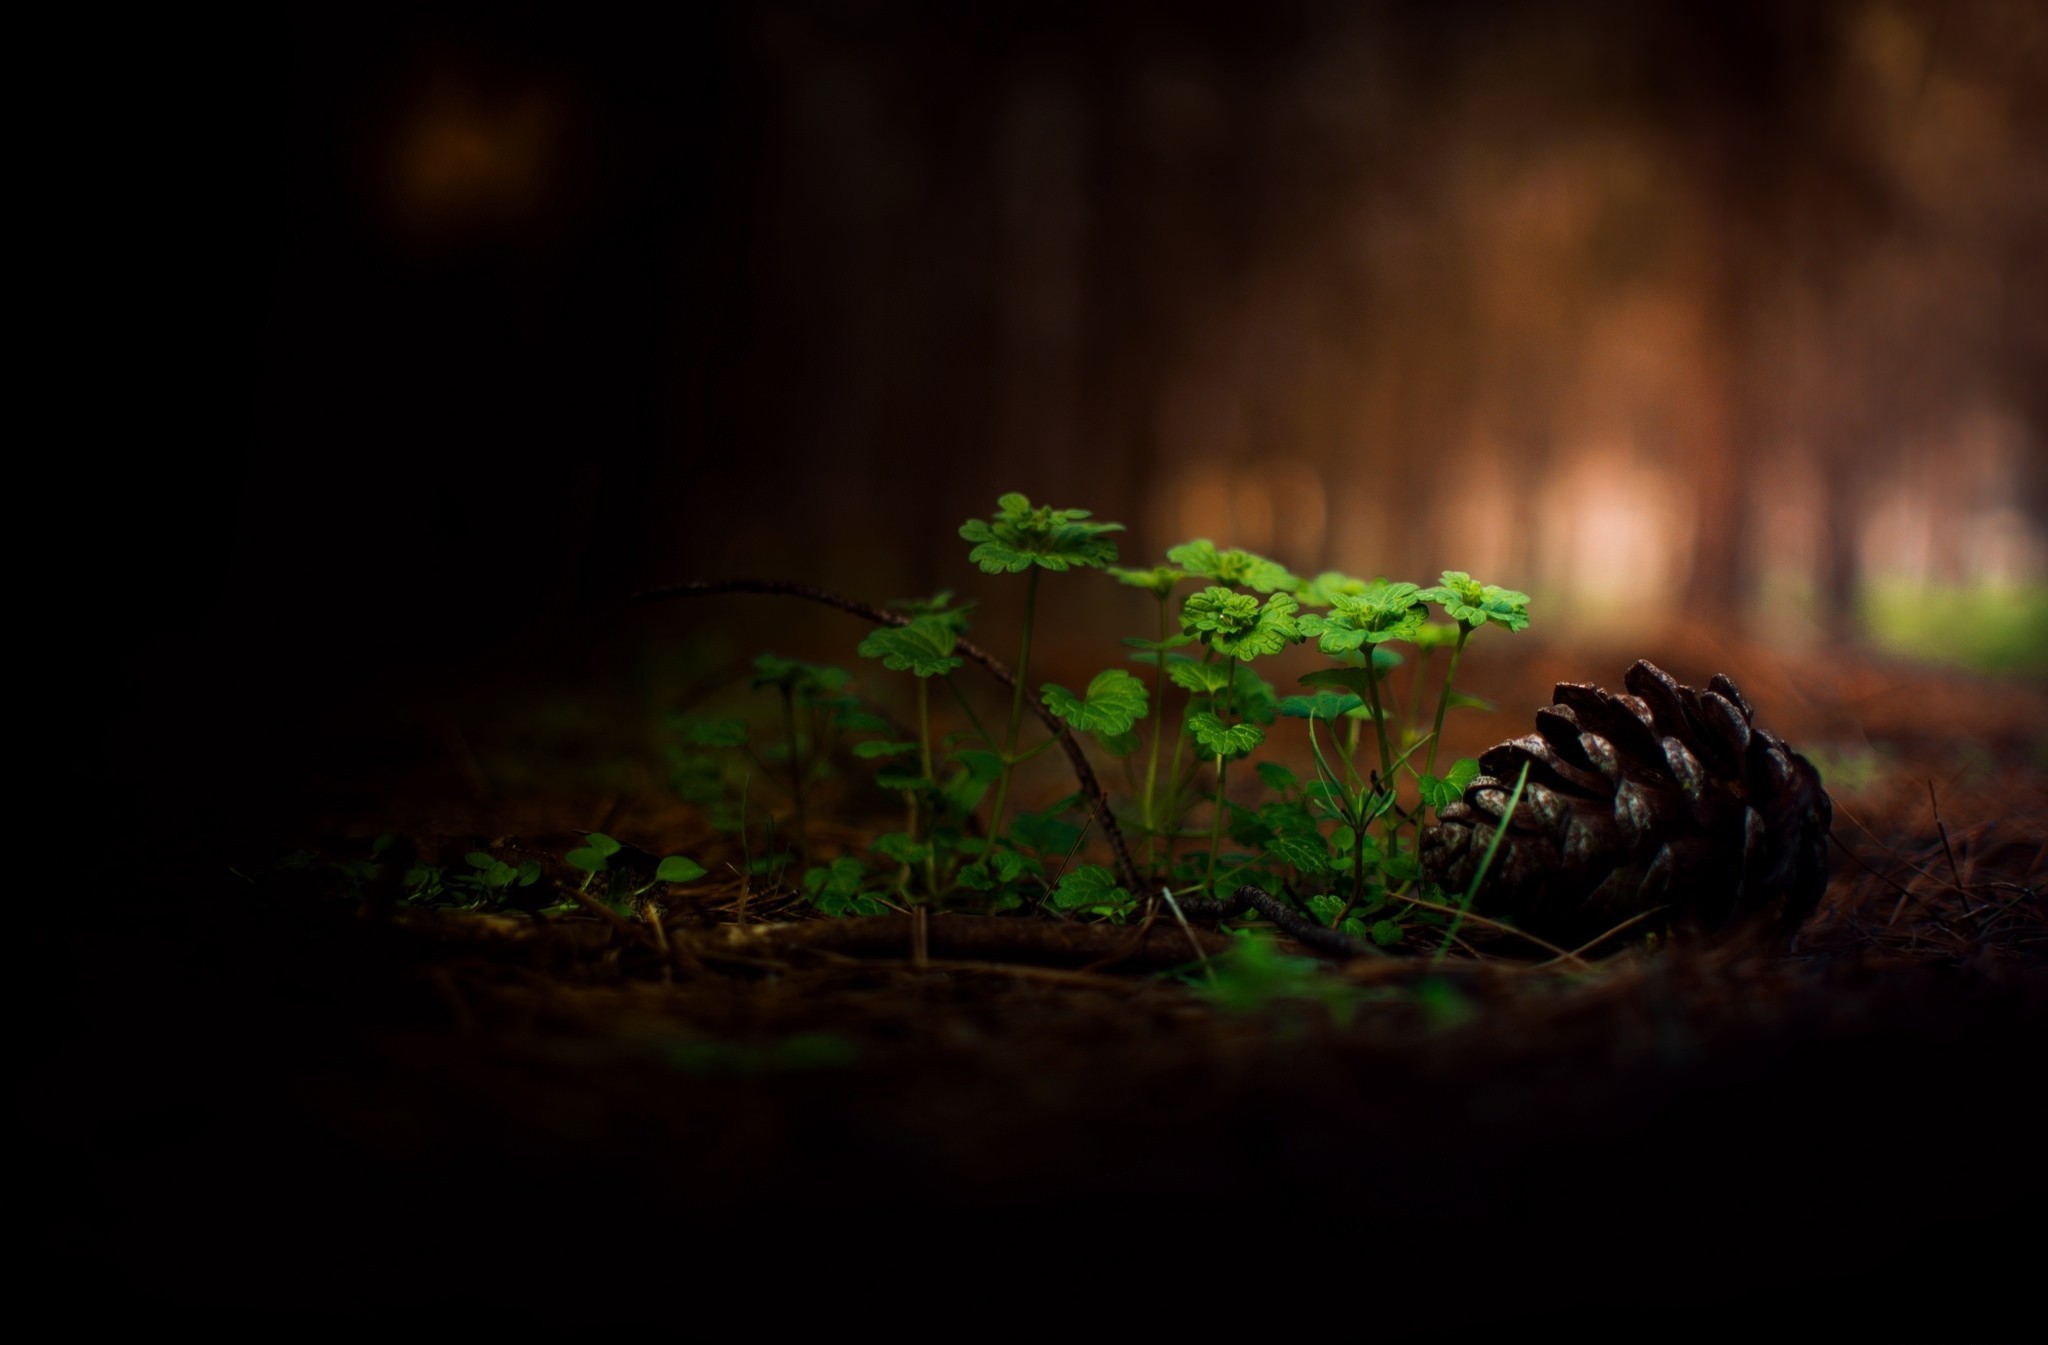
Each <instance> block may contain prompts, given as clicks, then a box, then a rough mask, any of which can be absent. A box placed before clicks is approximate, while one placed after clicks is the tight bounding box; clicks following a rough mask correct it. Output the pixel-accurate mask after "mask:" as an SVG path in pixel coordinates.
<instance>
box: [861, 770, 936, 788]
mask: <svg viewBox="0 0 2048 1345" xmlns="http://www.w3.org/2000/svg"><path fill="white" fill-rule="evenodd" d="M875 783H876V784H877V785H879V786H881V787H882V788H883V789H930V788H932V787H933V786H932V782H931V781H930V780H929V779H927V778H926V776H925V774H924V772H922V771H918V770H913V769H911V768H910V767H908V766H898V767H893V768H891V767H887V766H885V767H883V768H882V769H881V770H878V771H876V772H875Z"/></svg>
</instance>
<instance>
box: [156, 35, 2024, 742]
mask: <svg viewBox="0 0 2048 1345" xmlns="http://www.w3.org/2000/svg"><path fill="white" fill-rule="evenodd" d="M677 14H678V16H679V17H676V18H672V19H670V20H667V21H663V22H661V23H659V24H655V23H650V22H647V21H634V20H624V19H620V18H617V17H607V16H605V15H603V14H600V13H597V12H586V11H584V10H580V9H571V8H570V7H564V6H507V5H499V6H487V7H477V8H476V9H475V10H464V9H457V8H453V7H445V6H428V7H425V8H421V7H409V8H406V9H403V10H398V11H391V12H387V13H379V12H376V11H373V10H368V9H364V8H361V7H355V6H351V7H348V8H346V9H341V8H335V9H325V10H323V9H318V8H302V7H287V8H284V9H280V10H279V11H277V12H274V13H271V14H269V15H267V16H266V17H264V18H262V19H259V20H253V21H244V20H241V19H237V20H236V21H235V22H234V23H233V24H232V25H227V24H223V25H221V26H220V28H219V29H218V30H217V31H214V32H210V33H201V34H199V35H198V39H197V41H196V42H190V43H189V45H191V46H193V47H206V48H208V50H209V54H208V55H207V56H206V57H205V58H204V59H203V60H199V61H198V62H197V63H195V64H194V65H192V66H191V67H190V68H189V69H187V68H185V67H176V68H175V70H176V73H175V75H174V76H173V82H174V83H175V84H176V85H177V88H176V90H175V92H174V93H173V94H172V95H170V96H168V97H167V98H166V100H165V101H164V103H163V105H162V106H161V107H160V108H158V109H157V110H156V111H155V112H154V113H153V114H152V120H151V125H150V126H149V127H147V128H145V129H146V130H147V131H149V132H150V133H151V134H155V135H157V136H159V137H160V139H161V141H162V143H164V144H166V145H170V146H172V147H174V148H175V149H176V150H177V154H178V156H179V159H180V167H179V169H178V170H177V171H178V173H179V174H180V176H179V177H178V180H177V183H176V191H177V195H175V196H172V197H170V198H169V199H168V203H167V211H168V213H173V214H175V215H176V216H177V217H178V218H180V219H182V220H184V221H186V222H187V223H188V224H189V225H190V227H191V229H192V232H193V233H194V234H195V235H200V236H203V238H204V240H205V241H204V244H203V249H202V250H201V251H199V252H198V253H197V254H195V255H194V256H192V257H179V258H175V259H166V268H165V269H167V270H171V271H175V272H176V273H177V274H178V276H179V277H180V279H179V281H178V282H176V283H179V284H184V285H186V286H187V288H188V290H189V293H187V294H186V295H185V298H186V300H187V301H189V302H191V303H193V304H204V305H206V310H205V311H207V312H208V313H210V314H213V315H220V316H223V317H225V319H226V320H225V321H223V322H221V323H220V327H221V328H222V330H223V331H224V332H225V333H226V334H225V335H223V336H222V337H221V338H220V341H219V344H217V345H210V346H207V347H205V348H204V357H203V363H204V365H205V369H204V373H203V374H202V375H199V376H198V377H197V380H196V383H195V389H188V395H190V396H192V397H194V398H196V399H201V400H203V401H204V402H205V403H206V404H207V405H208V407H209V409H210V414H211V415H212V417H213V420H212V427H213V430H214V431H215V432H213V433H209V434H208V435H207V437H206V439H205V441H204V443H203V446H202V447H199V448H198V449H196V450H194V451H180V452H178V453H175V454H173V453H169V452H166V453H164V454H162V455H160V456H159V458H158V459H157V460H156V466H155V468H154V471H153V473H152V472H151V471H149V470H145V471H143V472H142V474H141V475H139V476H137V477H136V478H134V479H133V480H132V481H130V482H129V483H128V485H129V488H130V489H131V490H132V491H133V492H134V494H135V499H134V500H133V501H132V506H133V507H132V508H131V509H130V510H129V511H128V512H129V514H131V515H133V520H132V521H133V524H134V526H133V527H132V528H130V529H129V531H130V532H131V533H133V534H134V535H133V536H131V537H130V538H129V541H130V543H131V544H132V545H133V546H134V547H135V548H136V549H137V562H138V564H141V565H143V566H145V567H146V572H147V573H148V574H149V575H150V576H151V578H152V579H154V580H156V581H158V582H157V587H158V588H159V589H160V590H161V591H171V592H175V593H176V594H177V595H178V599H177V601H176V602H175V603H165V604H162V610H161V611H159V612H157V613H155V619H154V624H153V625H146V627H145V630H146V633H147V634H148V635H149V637H150V638H151V639H153V640H155V641H156V646H155V647H156V649H157V650H158V651H159V652H165V651H174V650H188V651H189V650H191V649H196V648H198V647H200V646H202V645H203V646H205V648H206V651H207V652H205V653H203V654H200V655H195V656H194V657H193V658H191V659H186V658H185V657H184V656H183V654H179V655H178V656H177V657H174V658H167V659H160V660H159V661H158V662H157V664H156V665H155V668H156V675H162V674H163V672H164V670H165V668H166V666H167V665H173V664H175V665H178V666H183V667H185V668H187V669H188V670H196V671H191V672H190V679H189V680H190V681H191V682H193V683H194V684H197V683H200V682H203V683H204V684H205V685H206V686H207V687H208V688H209V689H210V690H209V693H208V694H209V695H211V696H213V697H215V698H217V699H219V700H236V699H237V698H240V699H241V700H242V701H243V702H244V703H245V704H255V703H263V700H264V698H267V699H268V702H270V703H275V704H293V705H297V704H302V703H304V702H305V701H307V700H308V699H319V698H328V699H337V700H346V699H348V698H350V697H354V696H357V695H359V694H362V693H363V691H364V688H366V687H368V686H370V685H372V684H373V683H388V682H390V681H391V679H394V678H397V679H400V680H401V681H402V680H403V679H404V678H406V677H410V676H412V675H414V674H420V675H426V674H427V673H432V672H433V671H435V670H442V671H460V670H474V669H475V668H478V667H497V668H504V667H515V666H518V665H519V663H520V662H521V661H522V660H525V659H528V658H531V657H532V656H533V655H534V652H535V651H537V650H545V649H548V648H560V647H562V646H563V645H564V644H568V645H571V646H573V645H575V644H576V643H577V642H578V641H580V640H582V639H584V638H585V636H586V635H587V634H588V633H589V632H590V631H593V630H595V629H598V628H599V627H601V626H602V625H603V623H605V622H607V621H613V620H616V619H619V618H620V614H621V613H622V612H624V611H625V610H626V607H625V602H624V600H625V596H626V595H628V594H630V593H632V592H633V591H634V590H636V589H638V588H641V587H644V586H647V585H650V584H654V583H659V582H664V581H669V580H674V579H680V578H689V577H699V576H719V575H728V574H754V575H761V576H767V577H784V578H802V579H811V580H816V581H819V582H824V583H828V584H830V585H832V586H834V587H837V588H841V589H844V590H847V591H850V592H854V593H857V594H861V595H863V596H867V597H871V598H876V599H881V598H889V597H897V596H904V595H908V594H914V593H927V592H930V591H932V590H934V589H938V588H943V587H951V588H960V589H968V590H972V591H974V592H977V593H981V594H992V595H993V596H994V599H995V601H994V604H993V605H994V606H995V607H996V608H997V609H998V610H997V611H995V612H991V618H992V620H991V625H992V626H993V624H994V623H993V618H994V617H995V616H997V615H1000V609H1001V603H1002V602H1003V601H1004V600H1005V599H1004V598H1003V596H1002V595H1001V594H1000V593H998V592H996V591H997V590H1001V589H1004V588H1005V587H1006V586H1005V585H1003V584H1001V583H1000V582H996V581H990V582H984V581H983V580H982V579H981V578H980V577H979V576H978V575H977V574H976V573H975V572H974V571H973V570H972V569H971V567H969V566H968V565H967V563H966V560H965V544H964V543H962V542H961V541H960V540H959V539H958V537H957V535H956V530H957V528H958V525H959V524H960V522H961V521H962V520H963V519H965V518H967V517H969V516H971V515H985V514H987V513H988V512H989V511H990V510H991V509H992V508H993V506H994V500H995V497H996V496H997V494H999V493H1000V492H1002V491H1005V490H1013V489H1014V490H1022V491H1025V492H1026V493H1028V494H1030V495H1031V496H1032V497H1033V498H1034V499H1036V500H1039V501H1041V502H1045V503H1052V504H1057V505H1062V506H1082V507H1088V508H1091V509H1093V510H1095V511H1096V513H1097V514H1098V516H1100V517H1103V518H1109V519H1115V520H1119V521H1122V522H1124V523H1127V524H1128V525H1129V528H1130V531H1129V533H1128V536H1127V538H1126V540H1125V545H1124V557H1125V559H1126V561H1127V562H1128V563H1133V564H1149V563H1151V562H1152V561H1153V560H1155V559H1156V558H1158V557H1159V556H1160V553H1162V552H1163V550H1164V548H1165V547H1167V546H1168V545H1171V544H1173V543H1175V542H1178V541H1182V540H1185V539H1187V538H1190V537H1194V536H1209V537H1212V538H1214V539H1215V540H1216V541H1218V542H1219V543H1220V544H1224V545H1237V546H1243V547H1247V548H1251V549H1254V550H1258V551H1263V552H1267V553H1270V554H1272V555H1273V556H1275V557H1276V558H1278V559H1279V560H1281V561H1283V562H1285V563H1286V564H1287V565H1289V566H1290V567H1292V568H1294V569H1295V570H1297V571H1299V572H1304V573H1312V572H1314V571H1316V570H1319V569H1322V568H1325V567H1336V568H1341V569H1345V570H1348V571H1353V572H1356V573H1359V574H1363V575H1374V574H1385V575H1388V576H1390V577H1395V578H1412V579H1416V580H1419V581H1422V582H1429V581H1430V580H1431V579H1432V578H1433V576H1434V575H1435V574H1436V572H1437V571H1439V570H1441V569H1443V568H1446V567H1454V568H1460V569H1466V570H1470V571H1472V572H1473V573H1475V574H1476V575H1478V576H1479V577H1480V578H1482V579H1484V580H1487V581H1490V582H1494V583H1498V584H1502V585H1504V586H1509V587H1514V588H1519V589H1523V590H1525V591H1528V592H1530V593H1531V594H1533V595H1534V596H1535V598H1536V603H1535V606H1534V609H1533V611H1534V614H1535V620H1536V625H1535V627H1534V630H1535V632H1537V633H1539V634H1545V635H1550V636H1562V637H1566V638H1571V637H1573V636H1574V635H1576V634H1579V633H1590V634H1599V633H1603V632H1604V633H1606V634H1608V635H1613V634H1615V633H1617V632H1619V633H1622V634H1625V635H1626V636H1627V637H1628V638H1629V639H1630V640H1632V641H1634V642H1635V643H1636V647H1637V648H1638V649H1640V650H1641V651H1642V652H1651V650H1652V649H1653V647H1654V646H1652V645H1650V644H1649V643H1647V642H1649V641H1652V640H1654V638H1655V637H1656V634H1657V632H1658V631H1659V630H1660V629H1662V628H1663V627H1664V625H1665V624H1666V623H1671V622H1680V623H1687V624H1689V625H1693V626H1705V627H1708V628H1711V629H1714V630H1719V631H1727V632H1731V633H1739V634H1741V635H1742V636H1743V637H1744V638H1753V639H1759V640H1763V641H1767V642H1770V643H1772V644H1774V645H1780V646H1784V647H1800V646H1811V645H1814V644H1815V643H1816V642H1837V643H1840V644H1842V645H1844V647H1847V646H1850V645H1859V644H1862V645H1871V644H1874V645H1876V646H1879V647H1889V648H1892V649H1904V650H1909V651H1916V652H1918V653H1923V654H1928V655H1932V656H1937V657H1945V658H1959V659H1962V660H1965V661H1968V662H1972V663H1974V664H1976V665H1977V666H1980V667H1985V668H1994V669H1996V668H2007V669H2013V668H2017V669H2022V670H2029V671H2039V670H2040V669H2041V668H2042V667H2043V666H2044V649H2048V599H2044V592H2048V587H2044V585H2048V442H2044V436H2048V12H2044V6H2043V5H2042V4H2039V3H2030V2H2029V0H1967V2H1964V3H1945V4H1944V3H1931V2H1925V0H1844V2H1842V3H1819V2H1818V0H1816V2H1815V3H1800V4H1784V3H1776V2H1774V0H1726V2H1725V3H1719V4H1714V5H1693V4H1685V5H1679V4H1670V5H1656V4H1642V3H1634V2H1629V0H1611V2H1602V0H1572V2H1570V3H1566V2H1564V0H1550V2H1546V0H1531V2H1529V3H1491V4H1481V3H1470V2H1463V0H1451V2H1448V3H1437V4H1432V5H1428V6H1421V5H1406V4H1398V5H1397V4H1367V3H1345V4H1318V3H1300V2H1298V0H1266V2H1263V3H1258V4H1235V5H1207V4H1168V3H1143V2H1142V0H1131V2H1123V0H1107V2H1106V3H1086V4H1078V3H1077V4H1065V3H1058V2H1057V0H1052V2H1046V0H1041V2H1039V3H1032V4H1010V3H988V4H971V5H970V4H949V3H911V2H895V0H813V2H792V3H777V2H775V0H768V2H765V3H726V4H717V3H706V4H702V5H696V6H691V7H688V8H687V9H686V10H678V11H677ZM185 36H186V38H187V39H188V41H189V39H190V38H191V36H192V35H191V34H186V35H185ZM180 330H181V329H174V328H173V326H172V323H171V321H170V320H169V319H166V322H165V331H164V333H163V335H164V337H165V342H166V344H168V345H172V346H174V347H175V346H177V345H179V344H182V343H184V342H185V341H186V338H182V337H181V336H180V335H179V331H180ZM195 487H196V488H197V489H196V491H195V489H194V488H195ZM172 490H175V491H178V492H180V493H181V495H191V496H193V497H195V498H196V499H197V500H199V501H200V502H199V503H195V504H192V505H189V506H187V507H186V508H185V509H183V510H182V511H180V512H178V513H177V514H175V515H174V516H169V517H166V516H164V515H163V514H162V513H160V511H159V510H158V508H157V501H156V499H155V498H154V497H155V496H156V495H157V494H159V493H160V492H164V491H172ZM1081 578H1082V579H1083V580H1087V581H1091V582H1079V583H1077V584H1076V585H1075V586H1074V589H1073V592H1074V593H1076V594H1079V593H1081V592H1085V593H1086V594H1087V595H1089V596H1087V597H1086V598H1078V597H1077V598H1073V599H1071V601H1076V602H1081V603H1093V604H1096V605H1097V606H1099V607H1100V608H1102V609H1103V611H1105V612H1107V613H1110V615H1109V617H1108V625H1107V629H1111V630H1116V629H1120V627H1118V626H1117V624H1116V622H1118V621H1123V622H1126V623H1130V624H1131V628H1132V629H1138V628H1140V627H1142V626H1144V625H1145V623H1147V622H1148V621H1149V606H1148V604H1147V602H1146V600H1145V599H1144V598H1142V596H1140V595H1137V594H1135V593H1132V592H1131V591H1129V590H1118V589H1117V588H1116V586H1115V585H1112V584H1110V583H1108V581H1106V580H1100V579H1099V577H1088V576H1083V577H1081ZM1007 587H1018V586H1015V585H1009V586H1007ZM727 610H729V609H727ZM662 619H663V620H665V621H667V622H669V623H671V624H673V623H675V622H677V621H684V620H697V619H700V618H697V617H691V616H684V615H682V614H681V609H674V608H671V609H665V611H664V612H663V613H662ZM701 619H703V620H706V621H709V620H711V619H712V618H711V617H710V616H709V615H706V616H704V617H703V618H701ZM717 619H718V620H723V619H724V618H723V616H722V615H721V616H719V617H718V618H717ZM143 620H144V621H145V622H146V621H147V620H148V618H147V617H145V618H143ZM1086 629H1087V633H1088V634H1089V636H1090V638H1091V640H1093V641H1095V643H1096V646H1097V647H1098V648H1099V645H1100V640H1101V638H1102V631H1103V629H1104V627H1102V626H1100V625H1093V624H1091V625H1088V626H1087V627H1086ZM845 634H846V632H844V631H839V630H834V631H832V632H829V635H830V640H829V641H827V642H828V643H831V644H833V645H834V646H835V647H836V646H839V645H844V644H846V643H847V642H846V641H845V640H844V639H843V638H841V637H843V636H844V635H845ZM995 638H996V637H995V636H993V635H992V636H991V639H992V640H993V639H995ZM1001 638H1002V639H1003V640H1005V641H1006V640H1007V639H1008V638H1010V637H1009V636H1007V635H1005V636H1003V637H1001ZM181 642H182V643H181ZM999 647H1000V646H999ZM792 652H802V651H792ZM844 653H845V651H844V650H843V649H842V650H840V654H841V656H844ZM1594 671H1600V672H1605V673H1611V672H1612V671H1613V670H1612V669H1604V668H1603V669H1600V670H1589V673H1591V672H1594Z"/></svg>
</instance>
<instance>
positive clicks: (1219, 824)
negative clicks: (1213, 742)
mask: <svg viewBox="0 0 2048 1345" xmlns="http://www.w3.org/2000/svg"><path fill="white" fill-rule="evenodd" d="M1229 764H1230V762H1229V758H1227V757H1225V756H1224V755H1223V754H1222V753H1221V752H1218V753H1217V754H1216V814H1215V816H1213V817H1211V818H1210V819H1209V895H1211V896H1213V897H1218V898H1220V897H1222V895H1223V893H1222V892H1221V891H1219V890H1218V889H1217V887H1216V876H1217V874H1218V872H1219V871H1220V869H1221V867H1222V860H1223V856H1222V854H1221V853H1220V852H1221V850H1222V847H1223V808H1224V803H1223V775H1224V769H1225V767H1227V766H1228V765H1229Z"/></svg>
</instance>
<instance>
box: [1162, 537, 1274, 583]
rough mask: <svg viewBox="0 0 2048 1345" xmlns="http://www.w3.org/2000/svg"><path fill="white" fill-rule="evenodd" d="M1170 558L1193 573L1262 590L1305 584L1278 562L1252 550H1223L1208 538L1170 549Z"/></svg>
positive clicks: (1199, 538) (1168, 552)
mask: <svg viewBox="0 0 2048 1345" xmlns="http://www.w3.org/2000/svg"><path fill="white" fill-rule="evenodd" d="M1166 558H1167V559H1168V560H1170V561H1172V562H1173V563H1174V564H1176V565H1179V566H1182V567H1184V568H1185V569H1186V570H1187V572H1188V573H1189V574H1190V575H1195V576H1199V577H1200V578H1203V579H1213V580H1215V581H1216V582H1217V583H1219V584H1233V585H1236V586H1237V587H1239V588H1250V589H1257V590H1258V591H1259V592H1261V593H1276V592H1278V591H1280V590H1281V589H1291V588H1294V587H1295V586H1296V585H1298V584H1300V583H1301V581H1300V580H1299V579H1297V578H1295V577H1294V576H1293V575H1292V574H1290V573H1288V571H1287V567H1286V566H1284V565H1281V564H1280V563H1279V562H1277V561H1271V560H1267V559H1266V558H1265V557H1264V556H1260V555H1254V554H1253V553H1252V552H1249V551H1239V550H1235V549H1232V550H1229V551H1219V550H1217V549H1216V544H1215V543H1214V542H1212V541H1210V540H1209V539H1208V538H1206V537H1198V538H1196V539H1195V540H1194V541H1192V542H1183V543H1181V544H1180V545H1179V546H1176V547H1171V548H1169V549H1168V550H1167V553H1166Z"/></svg>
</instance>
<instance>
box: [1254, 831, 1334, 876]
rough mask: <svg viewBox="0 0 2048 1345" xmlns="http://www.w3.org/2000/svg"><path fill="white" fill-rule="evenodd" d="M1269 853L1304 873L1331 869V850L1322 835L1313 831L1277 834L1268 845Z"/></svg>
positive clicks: (1322, 871) (1323, 871) (1326, 871)
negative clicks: (1285, 834)
mask: <svg viewBox="0 0 2048 1345" xmlns="http://www.w3.org/2000/svg"><path fill="white" fill-rule="evenodd" d="M1266 851H1267V853H1268V854H1270V855H1272V856H1273V857H1274V858H1276V859H1279V860H1280V861H1281V862H1282V863H1286V864H1292V865H1293V866H1294V867H1295V868H1297V869H1299V870H1301V871H1302V872H1303V873H1318V874H1320V873H1328V872H1329V871H1330V850H1329V847H1328V846H1327V845H1325V844H1324V843H1323V838H1322V837H1321V836H1317V835H1314V834H1313V833H1311V834H1309V835H1306V836H1300V835H1296V836H1276V837H1274V839H1273V842H1272V843H1271V844H1270V845H1268V846H1267V847H1266Z"/></svg>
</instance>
